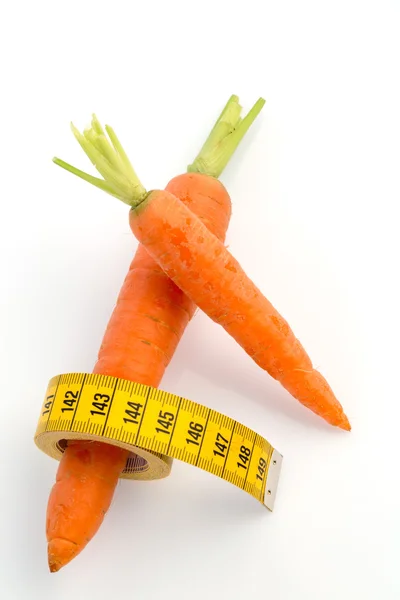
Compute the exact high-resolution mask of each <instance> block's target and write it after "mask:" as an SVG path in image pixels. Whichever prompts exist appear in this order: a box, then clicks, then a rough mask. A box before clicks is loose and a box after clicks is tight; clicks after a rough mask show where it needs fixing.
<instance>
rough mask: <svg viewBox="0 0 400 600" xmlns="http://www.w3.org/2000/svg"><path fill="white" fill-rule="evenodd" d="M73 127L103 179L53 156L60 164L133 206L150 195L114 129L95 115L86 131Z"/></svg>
mask: <svg viewBox="0 0 400 600" xmlns="http://www.w3.org/2000/svg"><path fill="white" fill-rule="evenodd" d="M71 129H72V133H73V134H74V136H75V138H76V140H77V141H78V143H79V144H80V146H81V147H82V150H83V151H84V152H85V154H86V155H87V157H88V158H89V160H90V161H91V162H92V164H93V165H94V166H95V168H96V169H97V171H98V172H99V173H100V175H102V176H103V179H99V178H98V177H93V176H92V175H89V174H88V173H85V172H84V171H81V170H80V169H77V168H76V167H73V166H72V165H70V164H69V163H66V162H65V161H63V160H61V159H60V158H53V161H54V162H55V163H56V165H58V166H59V167H62V168H63V169H65V170H66V171H69V172H70V173H73V174H74V175H76V176H77V177H80V178H81V179H84V180H85V181H87V182H89V183H91V184H92V185H94V186H96V187H98V188H100V189H101V190H103V191H104V192H107V193H108V194H111V196H115V197H116V198H119V200H122V202H125V203H126V204H129V206H133V207H134V206H138V204H140V203H141V202H142V201H143V200H144V199H145V198H146V196H147V192H146V190H145V188H144V187H143V185H142V184H141V183H140V180H139V177H138V176H137V175H136V173H135V171H134V169H133V167H132V165H131V163H130V162H129V159H128V157H127V155H126V152H125V150H124V149H123V147H122V144H121V142H120V141H119V139H118V137H117V135H116V133H115V132H114V130H113V129H112V128H111V127H109V126H108V125H106V127H105V130H106V131H104V130H103V128H102V126H101V124H100V122H99V120H98V119H97V117H96V116H95V115H93V118H92V123H91V127H88V128H87V129H85V131H84V132H83V134H82V133H80V132H79V131H78V129H77V128H76V127H75V126H74V125H72V124H71Z"/></svg>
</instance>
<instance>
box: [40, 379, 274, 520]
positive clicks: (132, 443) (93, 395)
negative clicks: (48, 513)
mask: <svg viewBox="0 0 400 600" xmlns="http://www.w3.org/2000/svg"><path fill="white" fill-rule="evenodd" d="M72 439H80V440H82V439H85V440H92V441H100V442H106V443H108V444H112V445H114V446H119V447H121V448H125V449H126V450H128V451H130V453H131V454H130V455H129V458H128V461H127V464H126V467H125V469H124V471H123V473H122V475H121V476H122V477H124V478H127V479H143V480H151V479H161V478H163V477H167V476H168V475H169V473H170V471H171V465H172V459H173V458H177V459H179V460H182V461H184V462H186V463H189V464H191V465H194V466H197V467H199V468H200V469H203V470H204V471H208V472H209V473H213V474H214V475H217V476H218V477H221V478H222V479H224V480H226V481H229V482H231V483H233V484H234V485H236V486H237V487H239V488H241V489H243V490H244V491H246V492H247V493H249V494H250V495H251V496H253V497H254V498H256V499H257V500H259V501H260V502H261V503H262V504H263V505H264V506H266V507H267V508H268V509H269V510H271V511H272V509H273V506H274V501H275V496H276V490H277V485H278V479H279V473H280V469H281V463H282V456H281V454H279V452H277V451H276V450H275V449H274V448H273V447H272V446H271V444H269V443H268V442H267V441H266V440H265V439H264V438H262V437H261V436H260V435H258V434H257V433H255V432H254V431H252V430H251V429H249V428H248V427H245V426H244V425H241V424H240V423H238V422H237V421H234V420H233V419H230V418H229V417H227V416H225V415H222V414H221V413H218V412H216V411H215V410H212V409H211V408H207V407H206V406H202V405H201V404H197V403H196V402H192V401H191V400H187V399H186V398H181V397H180V396H176V395H174V394H170V393H168V392H164V391H162V390H159V389H156V388H153V387H150V386H147V385H142V384H138V383H133V382H131V381H127V380H124V379H118V378H116V377H110V376H105V375H97V374H85V373H68V374H65V375H57V376H56V377H53V378H52V379H51V380H50V382H49V385H48V388H47V391H46V395H45V399H44V402H43V406H42V409H41V412H40V417H39V422H38V426H37V429H36V433H35V443H36V445H37V446H38V447H39V448H40V449H41V450H43V451H44V452H45V453H46V454H48V455H49V456H51V457H53V458H56V459H58V460H59V459H60V458H61V456H62V453H63V452H64V450H65V447H66V445H67V442H68V440H72Z"/></svg>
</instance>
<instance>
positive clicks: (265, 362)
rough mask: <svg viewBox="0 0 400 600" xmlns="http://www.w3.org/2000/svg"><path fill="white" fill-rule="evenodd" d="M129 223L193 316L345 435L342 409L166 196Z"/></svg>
mask: <svg viewBox="0 0 400 600" xmlns="http://www.w3.org/2000/svg"><path fill="white" fill-rule="evenodd" d="M129 215H130V216H129V221H130V226H131V229H132V231H133V233H134V235H135V236H136V237H137V239H138V240H139V242H141V243H142V244H143V245H144V246H145V247H146V248H147V250H148V252H149V254H150V255H151V256H152V257H153V258H154V259H155V260H156V261H157V262H158V263H159V264H160V266H161V267H162V268H163V270H164V271H165V273H166V274H167V275H168V276H169V277H170V278H171V279H172V280H173V281H174V282H175V283H176V284H177V285H178V287H179V288H180V289H182V291H184V292H185V294H186V295H187V296H188V297H189V298H191V299H192V300H193V301H194V302H195V303H196V304H197V306H198V307H199V308H200V309H201V310H203V311H204V312H205V313H206V314H207V315H208V316H209V317H210V318H211V319H212V320H213V321H215V322H216V323H218V324H219V325H222V327H224V329H225V330H226V331H227V332H228V333H229V334H230V335H231V336H232V337H233V338H234V339H235V340H236V341H237V342H238V343H239V344H240V345H241V346H242V348H243V349H244V350H245V351H246V352H247V354H249V355H250V356H251V358H253V360H254V361H255V362H256V363H257V364H258V365H259V366H260V367H261V368H263V369H265V370H266V371H267V372H268V373H269V374H270V375H271V376H272V377H273V378H274V379H276V380H278V381H279V382H280V383H281V384H282V385H283V387H285V388H286V389H287V391H289V393H290V394H291V395H292V396H294V397H295V398H296V399H297V400H299V401H300V402H301V403H302V404H303V405H305V406H306V407H307V408H309V409H310V410H312V411H313V412H315V413H316V414H317V415H319V416H321V417H322V418H324V419H325V420H326V421H327V422H328V423H330V424H331V425H335V426H338V427H341V428H342V429H346V430H350V424H349V421H348V419H347V417H346V415H345V414H344V412H343V408H342V406H341V405H340V403H339V401H338V400H337V399H336V397H335V395H334V393H333V391H332V389H331V388H330V387H329V385H328V383H327V382H326V380H325V379H324V377H323V376H322V375H321V374H320V373H319V372H318V371H316V370H315V369H314V368H313V366H312V363H311V360H310V358H309V356H308V354H307V353H306V351H305V349H304V348H303V346H302V345H301V344H300V342H299V340H298V339H297V338H296V337H295V335H294V333H293V332H292V330H291V329H290V327H289V325H288V323H287V322H286V320H285V319H284V318H283V317H282V316H281V315H280V314H279V313H278V311H277V310H276V309H275V308H274V307H273V306H272V304H271V303H270V302H269V301H268V300H267V298H265V296H264V295H263V294H262V293H261V291H260V290H259V289H258V288H257V287H256V285H255V284H254V283H253V282H252V281H251V280H250V279H249V278H248V277H247V275H246V273H245V272H244V271H243V269H242V267H241V266H240V264H239V263H238V261H237V260H236V259H235V258H234V257H233V256H232V255H231V254H230V252H229V251H228V250H227V249H226V248H225V246H224V244H223V243H222V242H221V241H220V240H218V238H217V237H216V236H214V235H213V233H212V232H210V231H209V230H208V229H207V228H206V227H205V226H204V224H203V223H201V221H200V219H198V218H197V217H196V216H195V215H194V214H193V213H192V212H191V211H190V210H188V208H187V207H186V206H185V205H184V204H183V203H182V202H181V201H180V200H179V199H178V198H177V197H176V196H174V195H173V194H171V193H169V192H168V191H153V192H151V193H150V194H149V195H148V197H147V198H146V199H145V200H144V201H143V202H142V203H141V204H139V206H138V207H137V208H135V209H131V210H130V213H129Z"/></svg>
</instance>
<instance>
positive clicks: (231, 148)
mask: <svg viewBox="0 0 400 600" xmlns="http://www.w3.org/2000/svg"><path fill="white" fill-rule="evenodd" d="M264 104H265V100H264V99H263V98H259V99H258V100H257V102H256V103H255V105H254V106H253V108H252V109H251V110H250V111H249V113H248V114H247V115H246V116H245V117H244V119H242V118H241V116H240V113H241V111H242V107H241V106H240V104H239V98H238V97H237V96H234V95H233V96H231V97H230V99H229V100H228V102H227V104H226V106H225V108H224V110H223V111H222V113H221V114H220V116H219V118H218V119H217V121H216V123H215V125H214V127H213V129H212V131H211V133H210V135H209V136H208V138H207V140H206V141H205V143H204V145H203V147H202V149H201V150H200V152H199V154H198V155H197V157H196V159H195V160H194V162H193V163H192V164H191V165H189V166H188V169H187V170H188V171H189V172H196V173H204V174H206V175H211V176H212V177H216V178H218V177H219V176H220V175H221V173H222V171H223V170H224V169H225V167H226V165H227V164H228V162H229V160H230V159H231V157H232V155H233V153H234V152H235V150H236V148H237V147H238V145H239V144H240V142H241V140H242V139H243V137H244V135H245V133H246V132H247V131H248V129H249V127H250V126H251V124H252V123H253V122H254V120H255V119H256V117H257V116H258V114H259V113H260V111H261V109H262V107H263V106H264Z"/></svg>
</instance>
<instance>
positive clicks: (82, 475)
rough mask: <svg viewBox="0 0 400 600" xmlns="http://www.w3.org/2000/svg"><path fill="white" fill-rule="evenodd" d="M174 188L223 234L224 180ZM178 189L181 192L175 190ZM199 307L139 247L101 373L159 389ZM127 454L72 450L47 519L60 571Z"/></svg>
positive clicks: (104, 505)
mask: <svg viewBox="0 0 400 600" xmlns="http://www.w3.org/2000/svg"><path fill="white" fill-rule="evenodd" d="M166 189H167V190H169V193H168V195H169V196H171V197H172V198H175V197H178V198H180V199H181V200H182V203H185V204H186V205H187V206H188V214H189V215H190V214H192V211H193V212H194V213H196V214H197V215H198V217H199V221H200V222H201V221H203V223H204V228H205V229H206V228H207V227H209V228H210V229H211V230H212V231H213V232H214V234H215V235H216V236H217V238H218V239H220V240H221V244H223V240H224V238H225V233H226V230H227V228H228V224H229V219H230V215H231V202H230V198H229V195H228V193H227V191H226V190H225V188H224V186H223V185H222V184H221V183H220V182H219V181H218V180H217V179H214V178H212V177H208V176H206V175H202V174H198V173H188V174H184V175H180V176H178V177H176V178H174V179H172V180H171V181H170V183H169V184H168V186H167V188H166ZM172 194H174V195H172ZM195 309H196V306H195V304H194V303H193V301H191V300H190V299H189V298H188V297H187V296H186V295H185V294H184V293H183V292H182V291H181V290H180V289H179V288H178V287H177V286H176V285H175V284H174V283H173V282H172V281H171V280H170V279H169V277H168V276H167V275H166V274H165V273H164V271H163V270H162V269H161V268H160V267H159V266H158V264H157V263H156V262H155V261H154V259H153V258H151V257H150V256H149V254H148V253H147V251H146V250H145V249H144V247H143V246H139V247H138V250H137V252H136V254H135V257H134V259H133V261H132V263H131V265H130V269H129V272H128V274H127V276H126V278H125V281H124V284H123V286H122V288H121V291H120V294H119V297H118V300H117V304H116V306H115V309H114V311H113V314H112V316H111V319H110V321H109V323H108V326H107V329H106V332H105V335H104V338H103V342H102V345H101V348H100V351H99V355H98V360H97V363H96V365H95V367H94V371H93V372H94V373H100V374H104V375H112V376H115V377H121V378H125V379H129V380H132V381H136V382H138V383H143V384H147V385H152V386H154V387H157V386H158V385H159V383H160V381H161V378H162V376H163V374H164V371H165V369H166V367H167V365H168V363H169V362H170V360H171V358H172V356H173V353H174V351H175V349H176V347H177V345H178V343H179V340H180V339H181V337H182V334H183V332H184V330H185V328H186V326H187V324H188V323H189V321H190V319H191V318H192V316H193V314H194V311H195ZM127 457H128V453H127V452H126V451H125V450H122V449H120V448H116V447H114V446H110V445H107V444H102V443H93V442H84V441H77V442H74V443H71V444H69V445H68V447H67V448H66V450H65V452H64V454H63V457H62V459H61V462H60V465H59V468H58V472H57V480H56V483H55V485H54V486H53V488H52V491H51V494H50V498H49V502H48V508H47V520H46V535H47V540H48V559H49V566H50V570H51V571H57V570H59V569H60V568H61V567H63V566H64V565H65V564H67V563H68V562H69V561H70V560H71V559H72V558H74V556H76V555H77V554H78V553H79V552H80V551H81V550H82V549H83V548H84V547H85V546H86V544H87V543H88V542H89V541H90V539H91V538H92V537H93V536H94V535H95V533H96V531H97V530H98V529H99V527H100V525H101V523H102V521H103V518H104V515H105V513H106V512H107V510H108V508H109V506H110V503H111V500H112V497H113V494H114V490H115V487H116V485H117V482H118V479H119V477H120V474H121V472H122V470H123V468H124V467H125V464H126V459H127Z"/></svg>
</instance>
